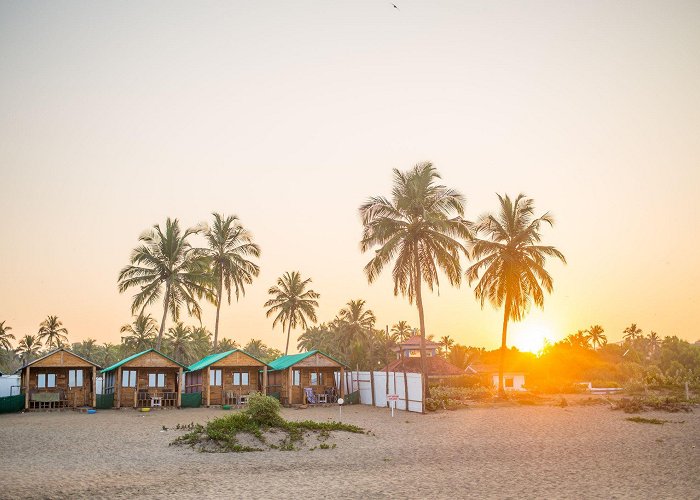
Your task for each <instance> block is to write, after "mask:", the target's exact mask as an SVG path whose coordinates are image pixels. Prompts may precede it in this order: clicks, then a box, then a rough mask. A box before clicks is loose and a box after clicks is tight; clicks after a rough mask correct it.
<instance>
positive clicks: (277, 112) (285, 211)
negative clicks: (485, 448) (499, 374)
mask: <svg viewBox="0 0 700 500" xmlns="http://www.w3.org/2000/svg"><path fill="white" fill-rule="evenodd" d="M395 3H397V5H398V6H399V7H400V10H397V9H394V8H393V7H392V6H391V3H390V2H385V1H381V0H375V1H356V0H355V1H351V2H338V1H315V2H311V1H308V2H307V1H295V2H273V1H267V2H240V3H237V2H176V1H168V2H114V3H102V2H100V3H95V2H31V1H23V2H9V1H7V2H2V3H0V75H2V76H1V77H0V186H2V195H1V196H0V214H1V216H0V234H2V243H1V244H0V321H2V320H5V321H6V322H7V324H9V325H10V326H12V328H13V330H12V333H14V334H15V335H16V336H18V337H19V336H22V335H25V334H28V333H36V330H37V329H38V326H39V323H40V322H41V321H42V320H43V319H44V318H45V317H46V316H47V315H49V314H54V315H58V316H59V317H60V319H61V320H62V321H63V322H64V325H65V326H66V327H67V328H68V330H69V338H70V340H71V341H79V340H82V339H84V338H87V337H92V338H95V339H97V340H98V341H100V342H115V343H116V342H118V341H119V339H120V334H119V327H120V326H121V325H122V324H124V323H128V322H130V321H131V315H130V301H131V295H132V294H131V293H129V292H128V293H125V294H121V295H120V294H119V293H118V291H117V274H118V272H119V270H120V269H121V268H122V267H123V266H124V265H126V264H127V263H128V258H129V254H130V251H131V249H132V248H134V246H136V244H137V238H138V236H139V234H140V233H141V232H142V231H143V230H144V229H147V228H148V227H149V226H151V225H153V224H156V223H161V224H162V223H164V221H165V218H166V217H168V216H170V217H177V218H179V219H180V220H181V222H182V223H183V224H184V225H194V224H196V223H198V222H201V221H208V220H210V213H211V212H212V211H218V212H221V213H224V214H238V215H239V217H240V218H241V219H242V221H243V223H244V224H245V225H246V226H247V227H248V228H249V229H250V230H251V231H252V232H253V233H254V236H255V240H256V241H257V242H258V243H259V244H260V246H261V247H262V250H263V255H262V258H261V260H260V265H261V268H262V272H261V274H260V277H259V278H258V279H257V280H256V281H255V282H254V283H253V285H252V286H250V287H249V288H248V290H247V294H246V296H245V297H244V298H243V299H241V300H240V302H238V303H234V304H232V306H230V307H228V306H225V307H224V308H223V309H222V323H221V335H222V336H224V337H229V338H233V339H235V340H237V341H238V342H239V343H245V342H247V341H248V340H249V339H251V338H259V339H262V340H263V341H265V342H266V343H268V344H270V345H272V346H274V347H277V348H283V347H284V340H285V337H284V335H282V332H281V330H277V331H273V330H272V320H269V319H266V318H265V315H264V310H263V307H262V305H263V303H264V302H265V300H266V298H267V289H268V288H269V287H270V286H271V285H272V284H274V281H275V279H276V278H277V277H278V276H279V275H281V274H282V273H283V272H285V271H291V270H299V271H300V272H301V273H302V274H303V275H304V276H305V277H311V278H312V279H313V285H312V287H313V289H315V290H316V291H317V292H319V293H320V294H321V299H320V303H321V307H320V310H319V319H321V320H330V319H332V318H333V316H334V315H335V314H336V312H337V311H338V310H339V309H340V308H341V307H342V306H343V305H344V303H346V302H347V301H348V300H350V299H356V298H364V299H365V300H366V301H367V303H368V305H369V307H370V308H371V309H373V310H374V312H375V313H376V315H377V319H378V325H379V326H382V327H383V326H384V325H386V324H389V325H392V324H394V323H396V322H397V321H399V320H402V319H405V320H407V321H409V322H410V323H411V324H412V325H417V313H416V311H415V308H414V307H412V306H410V305H409V304H408V302H407V300H405V299H403V298H401V297H398V298H395V297H394V296H393V286H392V283H391V275H390V273H388V272H387V273H386V274H385V275H384V276H383V277H382V278H381V279H380V280H379V281H378V282H376V283H375V284H373V285H371V286H370V285H368V284H367V280H366V278H365V276H364V274H363V266H364V264H365V263H366V262H367V261H368V260H369V258H370V256H369V255H367V254H365V255H363V254H361V253H360V251H359V240H360V235H361V229H362V228H361V224H360V221H359V216H358V213H357V209H358V207H359V205H360V204H361V203H362V202H363V201H365V199H366V198H367V197H368V196H371V195H379V194H383V195H388V194H389V191H390V188H391V169H392V168H400V169H408V168H409V167H411V166H412V165H413V164H415V163H417V162H420V161H426V160H430V161H432V162H434V164H435V166H436V167H437V168H438V170H439V171H440V172H441V174H442V176H443V180H444V183H445V184H446V185H448V186H450V187H453V188H456V189H458V190H460V191H461V192H462V193H463V194H464V195H465V196H466V199H467V217H468V218H471V219H475V218H476V217H478V216H479V215H480V214H482V213H483V212H485V211H489V210H494V209H496V206H497V199H496V194H495V193H509V194H512V195H516V194H517V193H519V192H523V193H526V194H527V195H529V196H531V197H533V198H534V199H535V201H536V205H537V207H538V211H540V212H543V211H551V212H552V213H553V214H554V216H555V218H556V225H555V227H554V228H552V229H549V228H547V229H545V231H544V236H545V242H546V243H549V244H553V245H556V246H557V247H558V248H559V249H561V250H562V251H563V252H564V254H565V255H566V257H567V259H568V261H569V264H568V265H566V266H564V265H562V264H560V263H558V262H554V261H552V262H551V264H550V266H549V269H550V272H551V274H552V276H553V278H554V287H555V289H554V293H553V294H552V295H551V296H549V297H548V298H547V300H546V303H545V309H544V311H538V310H537V311H533V312H532V313H531V314H530V315H529V316H528V318H527V319H526V321H525V322H524V323H522V324H516V325H513V328H512V330H511V331H512V335H511V337H510V338H511V341H512V342H511V343H514V344H515V345H524V343H525V342H526V340H523V338H524V337H525V336H527V335H534V336H540V337H541V336H542V335H546V336H547V337H549V338H551V339H553V340H557V339H559V338H561V337H563V336H565V335H566V334H568V333H573V332H575V331H576V330H578V329H584V328H587V327H588V326H590V325H591V324H595V323H599V324H601V325H603V327H604V328H605V330H606V334H607V335H608V338H609V339H610V340H612V341H615V340H619V339H620V338H621V336H622V330H623V328H624V327H625V326H627V325H629V324H630V323H631V322H636V323H637V324H638V325H639V326H640V327H641V328H642V329H643V331H644V333H645V334H647V333H649V331H650V330H654V331H656V332H658V333H659V334H660V335H662V336H664V335H678V336H680V337H682V338H685V339H687V340H690V341H695V340H698V339H700V333H699V332H698V325H699V324H700V304H699V301H698V297H699V296H700V292H699V287H698V283H700V263H699V261H698V256H699V255H700V252H699V251H698V248H699V247H700V234H699V230H698V228H700V222H699V219H698V215H699V212H700V210H699V209H698V203H697V194H698V192H699V188H700V2H697V1H688V2H681V1H659V2H642V1H639V2H621V1H598V2H596V1H591V2H575V1H532V2H521V1H512V2H511V1H499V2H493V1H474V2H462V1H455V2H414V1H400V0H396V2H395ZM198 241H200V242H201V240H198ZM465 264H466V262H465ZM425 302H426V304H425V308H426V321H427V333H428V334H434V335H435V336H436V337H440V336H443V335H450V336H452V337H453V338H454V339H455V340H456V341H457V342H460V343H463V344H467V345H478V346H485V347H488V348H495V347H497V346H498V345H499V343H500V328H501V323H500V322H501V316H502V314H501V312H500V311H496V310H494V309H492V308H491V307H490V306H487V307H486V308H484V309H483V310H482V309H481V308H480V306H479V304H478V303H477V302H476V300H475V299H474V295H473V290H472V289H470V288H469V287H468V286H467V285H466V284H464V285H463V286H462V287H461V288H460V289H456V288H450V287H449V286H447V285H446V286H444V287H443V288H441V289H440V293H439V295H438V294H437V293H433V294H431V295H428V296H427V297H426V301H425ZM205 311H206V312H205V315H204V318H203V322H204V324H205V325H206V326H208V327H209V328H211V329H213V322H214V308H213V307H212V306H207V307H206V309H205ZM150 312H152V313H153V315H154V316H155V317H157V318H160V315H161V314H162V309H161V307H160V306H158V307H154V308H153V309H151V310H150ZM186 321H189V322H190V323H195V321H196V320H194V319H187V320H186ZM169 324H172V323H171V322H170V320H169ZM298 333H300V332H297V334H298ZM293 344H295V342H293ZM295 347H296V346H295Z"/></svg>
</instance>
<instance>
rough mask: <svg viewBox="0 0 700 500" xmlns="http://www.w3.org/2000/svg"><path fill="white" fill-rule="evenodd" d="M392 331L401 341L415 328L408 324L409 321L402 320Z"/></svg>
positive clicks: (406, 338)
mask: <svg viewBox="0 0 700 500" xmlns="http://www.w3.org/2000/svg"><path fill="white" fill-rule="evenodd" d="M391 333H392V334H393V335H394V336H395V337H396V340H397V341H399V342H404V341H405V340H408V338H409V337H410V336H411V334H412V333H413V329H412V328H411V327H410V326H409V325H408V322H406V321H404V320H401V321H399V322H398V323H396V324H395V325H394V326H392V327H391Z"/></svg>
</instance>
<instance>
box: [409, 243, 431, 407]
mask: <svg viewBox="0 0 700 500" xmlns="http://www.w3.org/2000/svg"><path fill="white" fill-rule="evenodd" d="M413 253H414V259H415V261H416V278H415V279H416V282H415V288H416V307H418V322H419V324H420V371H421V386H422V387H423V391H422V393H423V394H422V395H423V397H422V398H421V399H422V400H423V401H422V403H421V407H422V408H421V413H425V399H426V398H427V397H428V396H429V395H430V391H429V389H428V374H427V372H426V369H425V364H426V363H425V361H426V359H425V315H424V314H423V295H422V294H421V273H420V260H419V258H418V245H417V244H416V245H415V247H414V249H413ZM406 409H407V410H408V394H407V395H406Z"/></svg>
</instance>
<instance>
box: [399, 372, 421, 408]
mask: <svg viewBox="0 0 700 500" xmlns="http://www.w3.org/2000/svg"><path fill="white" fill-rule="evenodd" d="M422 380H423V377H421V383H423V382H422ZM403 389H404V393H405V395H406V411H408V375H406V365H403Z"/></svg>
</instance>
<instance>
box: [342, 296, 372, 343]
mask: <svg viewBox="0 0 700 500" xmlns="http://www.w3.org/2000/svg"><path fill="white" fill-rule="evenodd" d="M338 319H339V320H340V321H339V323H340V325H341V328H342V330H343V334H344V335H345V336H346V337H347V338H348V339H349V340H356V339H361V338H367V337H368V336H369V334H370V332H371V331H372V328H374V324H375V323H376V321H377V318H376V317H375V316H374V312H373V311H372V310H371V309H365V301H364V300H362V299H358V300H351V301H350V302H348V303H347V304H345V307H343V308H342V309H341V310H340V312H339V313H338Z"/></svg>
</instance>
